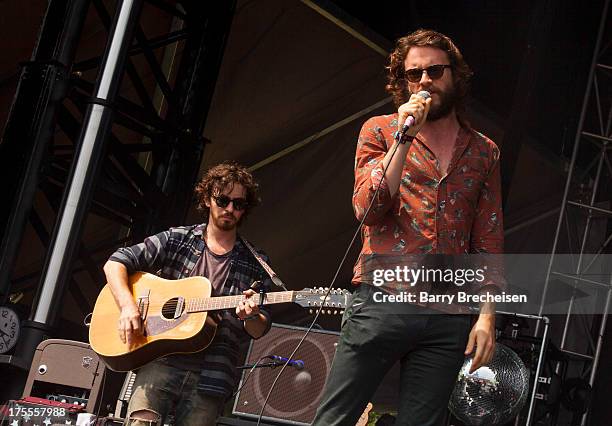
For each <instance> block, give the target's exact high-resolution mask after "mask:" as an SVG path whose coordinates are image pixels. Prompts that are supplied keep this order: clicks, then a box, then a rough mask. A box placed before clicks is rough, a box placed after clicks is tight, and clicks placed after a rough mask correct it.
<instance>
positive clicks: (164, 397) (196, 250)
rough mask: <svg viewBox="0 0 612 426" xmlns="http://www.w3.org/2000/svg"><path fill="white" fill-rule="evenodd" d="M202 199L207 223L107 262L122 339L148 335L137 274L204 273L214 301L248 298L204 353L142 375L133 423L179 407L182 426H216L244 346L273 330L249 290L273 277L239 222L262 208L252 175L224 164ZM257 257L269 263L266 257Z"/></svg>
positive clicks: (165, 361)
mask: <svg viewBox="0 0 612 426" xmlns="http://www.w3.org/2000/svg"><path fill="white" fill-rule="evenodd" d="M195 195H196V198H197V202H198V209H199V210H201V211H202V212H203V214H204V217H207V219H208V220H207V222H206V223H203V224H200V225H193V226H184V227H177V228H171V229H169V230H168V231H165V232H161V233H159V234H156V235H153V236H151V237H148V238H146V239H145V240H144V242H142V243H141V244H137V245H135V246H132V247H127V248H120V249H119V250H117V251H116V252H115V253H114V254H113V255H112V256H111V257H110V259H109V261H108V262H107V263H106V264H105V265H104V272H105V274H106V279H107V281H108V284H109V285H110V288H111V290H112V293H113V296H114V298H115V301H116V303H117V305H118V307H119V308H120V311H121V313H120V318H119V323H118V324H117V327H118V332H119V336H120V338H121V340H122V341H123V342H124V343H128V344H129V343H130V342H132V341H133V339H134V338H135V337H137V336H139V335H142V333H143V324H142V321H141V318H140V313H139V310H138V306H137V305H136V303H135V301H134V298H133V297H132V294H131V292H130V290H129V287H128V275H129V274H131V273H133V272H136V271H141V270H142V271H148V272H156V271H158V275H160V276H161V277H162V278H166V279H180V278H185V277H190V276H204V277H207V278H208V279H209V281H210V282H211V284H212V287H213V296H220V295H236V294H241V293H242V294H244V295H245V296H246V299H245V302H240V304H239V306H237V307H236V309H235V312H225V311H224V312H222V313H221V314H218V315H217V316H216V318H215V320H214V322H215V325H217V326H218V327H217V333H216V335H215V338H214V339H213V341H212V343H211V344H210V346H208V347H207V348H206V349H205V350H204V351H202V352H197V353H194V354H174V355H169V356H166V357H163V358H160V359H158V360H155V361H153V362H151V363H149V364H147V365H146V366H144V367H142V368H141V369H139V370H138V372H137V375H136V382H135V384H134V391H133V394H132V397H131V399H130V402H129V405H128V413H127V416H126V418H127V421H126V424H128V425H162V424H164V422H165V420H166V416H167V415H168V413H169V412H170V411H171V410H172V409H173V408H174V411H175V423H174V424H176V425H177V426H179V425H215V424H216V419H217V417H218V414H219V412H220V410H221V408H222V407H223V404H224V402H225V400H226V399H227V398H228V397H229V396H230V395H231V393H232V391H233V389H234V386H235V383H236V379H237V373H236V371H237V370H236V366H237V362H238V357H239V344H240V342H241V341H242V340H244V339H248V338H249V337H252V338H259V337H261V336H263V335H264V334H265V333H266V332H267V331H268V330H269V329H270V325H271V321H270V318H269V315H268V314H267V313H266V312H264V311H263V310H260V309H259V307H258V305H257V304H255V303H254V300H253V298H252V296H253V295H254V294H255V291H253V290H252V289H251V288H250V286H251V285H252V284H253V282H254V281H264V280H266V278H267V276H266V274H265V271H264V270H263V267H262V266H261V265H260V263H259V261H258V260H257V259H256V257H255V254H254V253H253V252H251V249H252V246H250V243H248V242H246V241H245V240H244V239H242V238H241V237H240V236H239V235H238V234H237V227H238V225H240V223H241V222H242V220H243V219H244V218H245V217H246V216H247V214H248V213H249V210H250V209H251V208H252V207H253V206H255V205H256V204H257V203H258V196H257V184H256V183H255V181H254V180H253V176H252V175H251V174H250V173H249V172H248V170H246V169H245V168H244V167H242V166H239V165H237V164H235V163H224V164H220V165H218V166H215V167H213V168H211V169H210V170H208V171H207V172H206V174H205V175H204V177H203V178H202V180H201V181H200V182H199V183H198V185H197V186H196V189H195ZM253 250H254V249H253ZM258 257H260V259H261V260H262V261H264V262H265V261H266V260H265V259H264V257H265V255H264V254H263V253H261V252H260V253H258ZM268 282H269V281H268ZM209 319H210V316H209ZM109 326H112V325H110V324H109Z"/></svg>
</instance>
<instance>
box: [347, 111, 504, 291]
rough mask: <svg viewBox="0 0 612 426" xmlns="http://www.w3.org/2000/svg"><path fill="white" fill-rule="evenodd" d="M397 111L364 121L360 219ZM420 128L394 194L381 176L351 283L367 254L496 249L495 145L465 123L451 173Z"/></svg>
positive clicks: (358, 173)
mask: <svg viewBox="0 0 612 426" xmlns="http://www.w3.org/2000/svg"><path fill="white" fill-rule="evenodd" d="M396 131H397V114H392V115H384V116H378V117H373V118H370V119H369V120H368V121H366V122H365V124H364V125H363V127H362V129H361V132H360V134H359V139H358V142H357V154H356V157H355V188H354V191H353V209H354V211H355V215H356V217H357V219H358V220H361V219H362V218H363V216H364V214H365V212H366V210H367V208H368V206H369V204H370V202H371V201H372V198H373V197H374V193H375V190H376V187H377V186H378V184H379V183H380V181H381V177H382V173H383V168H382V160H383V158H384V156H385V154H386V153H387V151H388V150H389V149H390V148H391V147H392V146H393V143H394V136H395V132H396ZM422 140H423V138H422V137H421V135H420V134H417V136H416V138H415V139H414V141H413V142H412V144H411V146H410V149H409V151H408V153H407V158H406V161H405V162H404V167H403V170H402V176H401V181H400V186H399V189H398V192H397V193H396V195H394V196H393V197H391V195H390V194H389V189H388V186H387V182H386V180H383V182H382V184H381V187H380V190H379V192H378V194H377V195H376V200H375V201H374V204H373V206H372V209H371V210H370V212H369V214H368V216H367V218H366V220H365V224H364V227H363V229H362V239H363V247H362V249H361V254H360V256H359V259H358V261H357V263H356V264H355V268H354V275H353V283H354V284H359V283H361V282H364V278H365V277H364V276H363V274H362V271H363V270H364V268H363V266H364V264H363V262H366V259H367V258H368V257H371V256H370V255H372V254H385V255H395V254H397V255H402V254H421V253H422V254H425V253H427V254H450V255H454V254H464V253H495V254H498V253H501V252H502V251H503V241H504V238H503V224H502V205H501V178H500V164H499V149H498V147H497V146H496V145H495V143H493V142H492V141H491V140H490V139H489V138H487V137H486V136H484V135H483V134H481V133H478V132H476V131H474V130H472V129H469V128H461V129H460V130H459V133H458V135H457V140H456V142H455V148H454V152H453V154H452V159H451V161H450V164H449V168H448V173H447V174H446V175H444V176H443V175H442V173H441V172H440V169H439V165H438V160H437V159H436V158H435V156H434V154H433V153H432V152H431V151H430V150H429V149H428V148H427V146H426V145H425V144H424V143H422V142H421V141H422Z"/></svg>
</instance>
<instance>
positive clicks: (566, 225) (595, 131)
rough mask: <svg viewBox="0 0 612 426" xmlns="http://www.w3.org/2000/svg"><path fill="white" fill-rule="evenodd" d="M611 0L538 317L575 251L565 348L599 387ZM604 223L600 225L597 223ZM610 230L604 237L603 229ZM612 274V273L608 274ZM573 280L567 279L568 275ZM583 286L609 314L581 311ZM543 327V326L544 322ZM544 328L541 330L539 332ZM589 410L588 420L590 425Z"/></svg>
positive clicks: (611, 128) (611, 85) (611, 89)
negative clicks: (582, 343) (581, 343)
mask: <svg viewBox="0 0 612 426" xmlns="http://www.w3.org/2000/svg"><path fill="white" fill-rule="evenodd" d="M609 3H610V1H609V0H606V1H605V4H604V8H603V12H602V17H601V23H600V28H599V33H598V37H597V43H596V47H595V52H594V56H593V61H592V64H591V69H590V73H589V78H588V85H587V90H586V95H585V98H584V101H583V107H582V112H581V115H580V119H579V123H578V130H577V134H576V138H575V143H574V147H573V152H572V156H571V161H570V163H569V168H568V169H569V170H568V176H567V181H566V186H565V191H564V194H563V202H562V206H561V210H560V213H559V219H558V223H557V229H556V233H555V239H554V243H553V249H552V256H551V259H550V263H549V266H548V270H547V274H546V282H545V285H544V289H543V294H542V300H541V305H540V310H539V312H538V315H540V316H541V315H542V313H543V311H544V306H545V304H546V301H547V296H548V294H549V293H550V291H554V289H555V287H554V286H555V285H556V284H559V281H558V280H557V278H559V277H561V276H562V275H563V274H561V272H560V271H558V270H556V268H555V255H556V254H561V253H569V254H572V255H573V257H574V263H573V265H572V268H573V271H574V272H575V274H574V275H572V277H571V279H572V280H573V282H574V292H573V294H572V296H571V299H570V301H569V303H568V307H567V313H566V315H565V320H564V323H565V324H564V329H563V333H562V336H561V341H560V349H561V351H562V352H564V353H565V354H566V355H568V356H570V357H571V358H572V359H575V360H580V361H581V362H583V363H584V368H583V373H582V375H583V379H585V380H588V383H589V384H590V385H591V386H593V383H594V382H595V377H596V372H597V367H598V365H599V361H600V354H601V349H602V343H603V337H604V333H605V329H606V322H607V316H608V315H607V314H608V312H609V311H610V302H611V300H612V299H611V298H612V276H609V277H608V279H604V280H599V281H595V280H593V279H590V276H589V274H590V273H591V272H592V271H591V267H592V265H593V263H594V259H596V258H597V256H601V255H602V254H605V253H610V242H612V232H610V231H611V230H612V227H611V226H610V224H611V223H612V222H611V221H610V218H611V217H612V205H611V203H612V193H611V192H610V188H611V183H612V182H611V181H612V163H611V161H610V149H611V148H612V143H611V142H612V25H610V22H611V21H610V17H609V14H610V8H609ZM596 225H599V226H596ZM602 226H603V228H605V230H606V231H605V235H603V236H602V233H601V228H602ZM607 273H608V274H609V273H610V271H608V272H607ZM565 278H567V277H565ZM582 286H595V287H596V288H598V289H599V290H598V291H599V292H600V294H601V299H600V300H602V309H603V314H602V315H600V316H586V315H576V314H579V313H580V306H579V302H580V301H579V300H578V299H577V297H576V292H577V291H579V289H580V287H582ZM577 322H580V323H581V324H580V326H582V327H584V328H585V333H584V335H586V336H588V337H589V338H590V339H591V340H590V341H589V342H588V343H587V345H586V346H587V347H581V348H570V347H569V346H570V345H569V343H568V330H569V327H570V324H572V323H577ZM538 326H539V324H538ZM538 329H539V327H537V328H536V334H538ZM586 421H587V414H585V415H584V416H583V418H582V424H583V425H584V424H586Z"/></svg>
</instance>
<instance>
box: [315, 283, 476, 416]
mask: <svg viewBox="0 0 612 426" xmlns="http://www.w3.org/2000/svg"><path fill="white" fill-rule="evenodd" d="M376 291H379V289H378V288H376V287H372V286H370V285H365V284H364V285H361V286H359V287H358V288H357V290H355V293H354V297H353V301H352V302H351V304H350V306H349V307H348V308H347V310H346V312H345V314H344V317H343V319H342V322H343V324H342V333H341V335H340V342H339V344H338V347H337V350H336V355H335V357H334V361H333V364H332V368H331V372H330V375H329V377H328V379H327V384H326V388H325V392H324V394H323V397H322V399H321V404H320V406H319V409H318V410H317V415H316V417H315V420H314V422H313V425H316V426H334V425H338V426H354V425H355V423H356V422H357V419H358V418H359V416H360V415H361V413H362V412H363V410H364V409H365V406H366V405H367V403H368V401H369V400H370V398H371V397H372V395H373V394H374V392H375V391H376V388H377V387H378V385H379V384H380V382H381V380H382V379H383V377H384V376H385V374H386V373H387V372H388V371H389V369H390V368H391V367H392V366H393V364H394V363H395V362H396V361H398V360H399V362H400V398H399V400H400V405H399V407H398V416H397V420H396V423H395V424H396V425H410V426H429V425H431V426H433V425H440V424H442V422H443V421H444V418H445V414H446V408H447V406H448V399H449V397H450V393H451V392H452V389H453V387H454V384H455V382H456V380H457V374H458V372H459V369H460V368H461V365H462V364H463V360H464V355H463V352H464V350H465V345H466V344H467V338H468V334H469V328H470V317H469V316H466V315H445V314H439V313H432V312H433V311H431V310H429V309H426V308H423V307H420V306H416V305H410V304H407V303H404V304H402V305H401V306H399V305H398V304H393V305H394V306H391V305H392V304H390V303H376V302H375V301H374V300H373V294H374V292H376ZM375 409H376V407H374V410H375Z"/></svg>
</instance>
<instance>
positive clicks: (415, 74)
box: [404, 64, 452, 83]
mask: <svg viewBox="0 0 612 426" xmlns="http://www.w3.org/2000/svg"><path fill="white" fill-rule="evenodd" d="M445 68H452V66H451V65H448V64H446V65H431V66H429V67H427V68H425V69H423V68H411V69H409V70H406V71H405V73H404V75H405V76H406V78H407V79H408V81H409V82H411V83H418V82H419V81H421V77H422V76H423V71H425V72H426V73H427V75H428V76H429V78H431V79H432V80H437V79H439V78H440V77H442V76H443V75H444V69H445Z"/></svg>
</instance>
